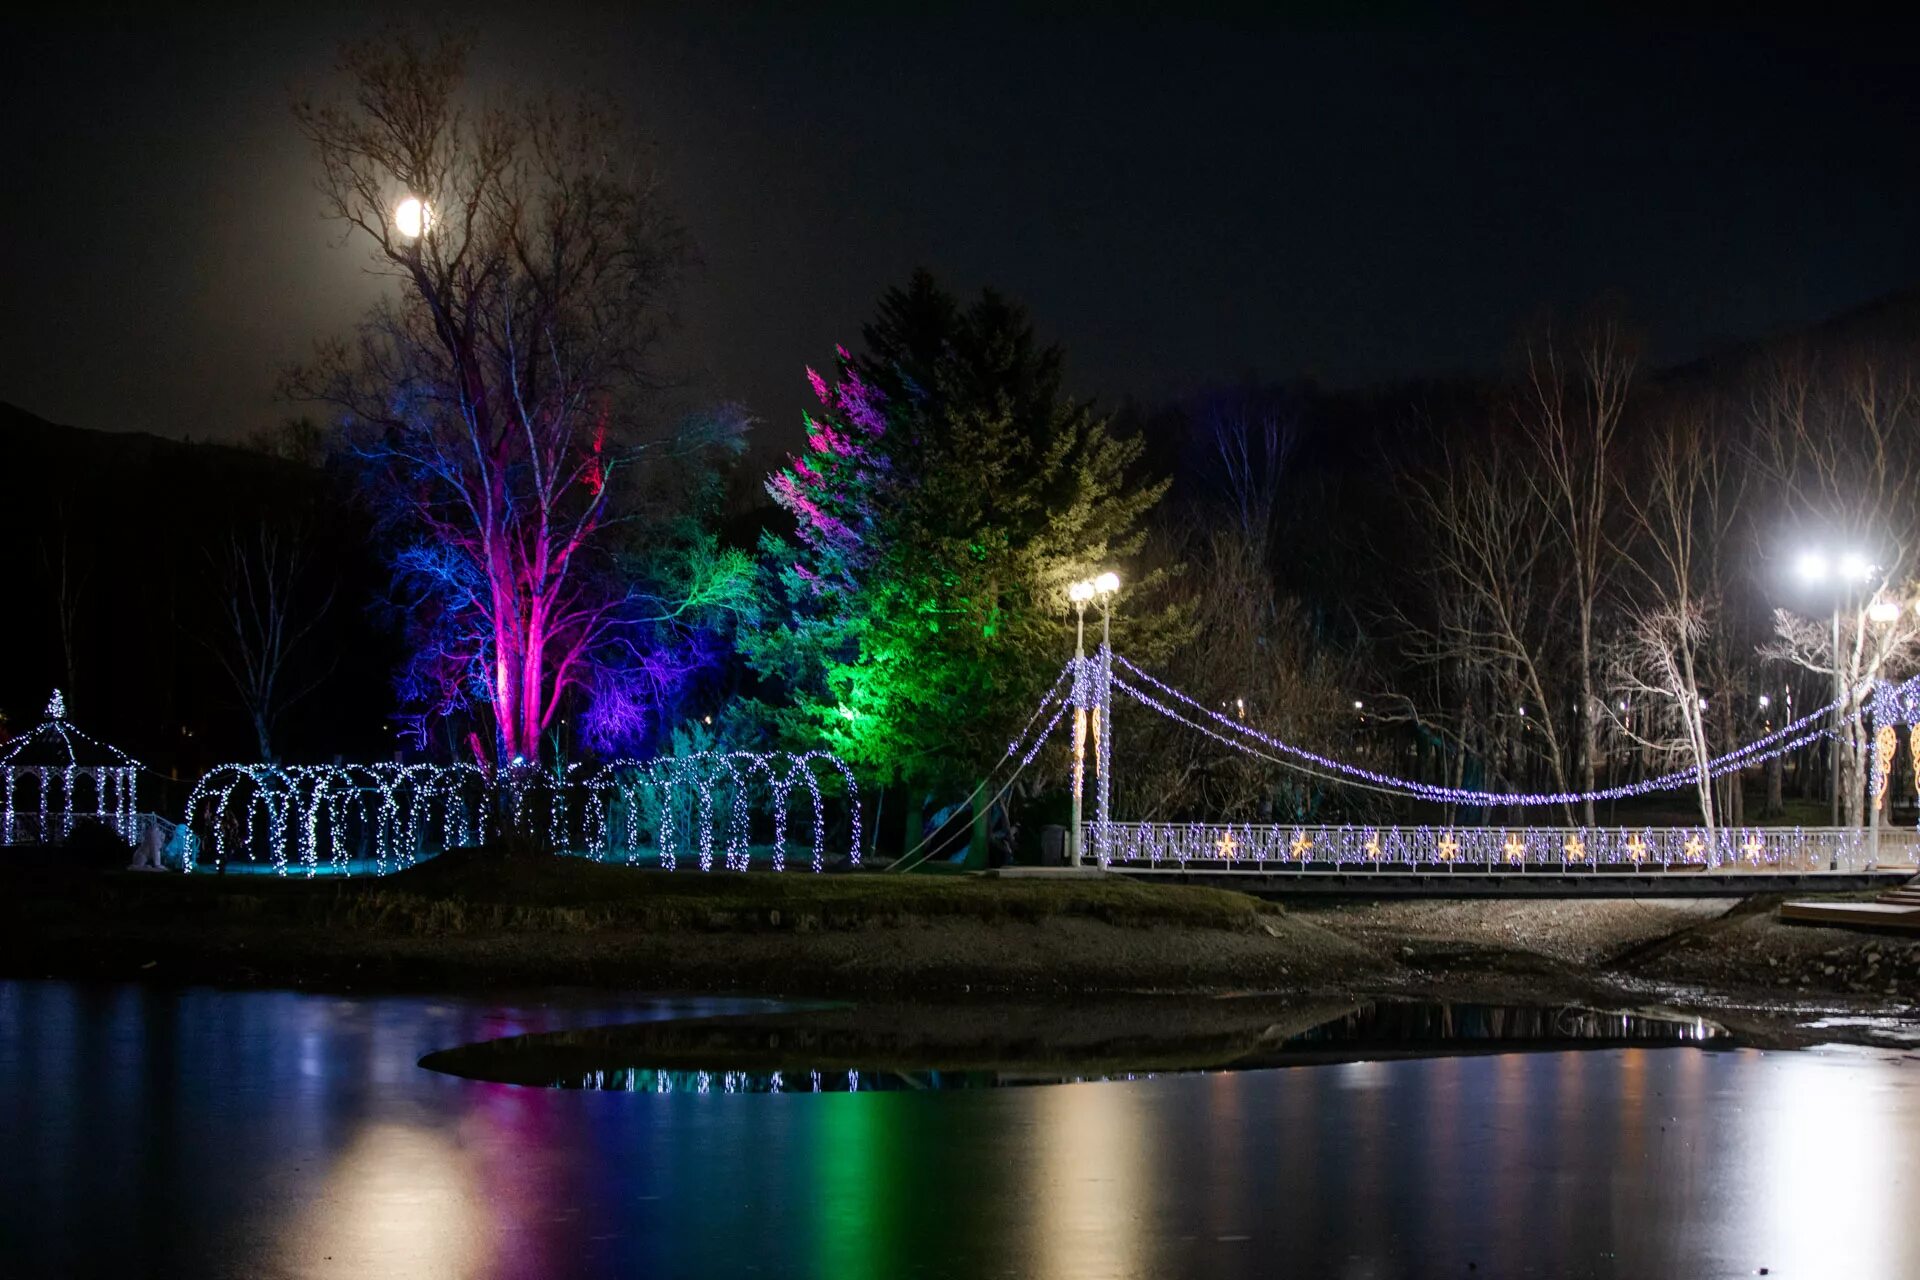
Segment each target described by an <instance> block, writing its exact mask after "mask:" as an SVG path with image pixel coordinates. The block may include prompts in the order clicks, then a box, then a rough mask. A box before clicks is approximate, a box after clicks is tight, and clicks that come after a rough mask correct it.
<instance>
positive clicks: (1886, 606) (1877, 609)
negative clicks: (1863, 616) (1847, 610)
mask: <svg viewBox="0 0 1920 1280" xmlns="http://www.w3.org/2000/svg"><path fill="white" fill-rule="evenodd" d="M1867 617H1869V618H1871V619H1872V620H1873V621H1875V622H1898V621H1899V620H1900V605H1899V602H1897V601H1894V600H1875V601H1874V602H1873V603H1872V604H1871V605H1869V606H1867Z"/></svg>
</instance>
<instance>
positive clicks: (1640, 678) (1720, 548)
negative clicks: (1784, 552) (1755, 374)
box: [1605, 406, 1744, 830]
mask: <svg viewBox="0 0 1920 1280" xmlns="http://www.w3.org/2000/svg"><path fill="white" fill-rule="evenodd" d="M1657 430H1658V434H1657V436H1656V437H1655V440H1654V442H1653V445H1652V447H1651V449H1650V450H1649V451H1648V456H1647V457H1646V458H1645V460H1644V462H1643V464H1642V468H1641V470H1642V475H1641V483H1640V484H1638V485H1636V486H1634V487H1632V488H1630V489H1628V490H1627V493H1626V502H1625V506H1626V508H1627V511H1628V513H1629V514H1630V516H1631V521H1632V538H1631V542H1630V543H1629V551H1630V554H1629V555H1627V556H1626V557H1624V558H1625V559H1626V560H1627V561H1628V563H1630V564H1632V565H1633V566H1634V569H1635V570H1636V575H1637V578H1638V581H1637V583H1636V584H1635V589H1633V590H1630V591H1629V592H1627V593H1626V595H1627V600H1628V603H1627V604H1626V607H1625V625H1624V626H1623V628H1622V634H1621V636H1620V637H1619V638H1618V640H1616V641H1615V642H1614V643H1613V644H1611V645H1609V646H1606V650H1607V652H1608V664H1607V671H1608V674H1609V677H1610V683H1611V684H1612V686H1613V692H1614V694H1615V695H1616V698H1615V700H1614V702H1613V704H1612V706H1611V707H1609V708H1607V709H1606V712H1605V714H1607V715H1608V716H1610V718H1611V719H1612V721H1613V723H1614V726H1615V728H1616V729H1617V730H1618V731H1619V732H1620V733H1621V734H1623V735H1624V736H1625V737H1626V738H1627V739H1628V740H1630V741H1632V742H1635V743H1637V744H1639V745H1641V746H1643V747H1645V748H1648V749H1649V750H1650V752H1651V753H1652V754H1653V757H1654V759H1656V760H1660V761H1665V762H1678V763H1681V764H1683V765H1684V766H1685V767H1688V768H1691V769H1692V770H1693V771H1694V787H1695V792H1696V795H1697V798H1698V801H1699V805H1700V818H1701V821H1702V822H1703V823H1704V824H1705V825H1706V827H1707V828H1708V830H1712V829H1713V827H1714V825H1715V805H1714V780H1713V778H1712V776H1711V774H1710V773H1709V772H1708V761H1709V760H1711V759H1712V756H1713V748H1712V745H1711V742H1710V735H1709V732H1708V688H1707V685H1706V677H1707V674H1708V672H1709V670H1710V669H1711V668H1712V667H1713V666H1714V647H1713V642H1714V638H1715V627H1716V625H1717V624H1718V622H1719V619H1720V615H1721V613H1722V612H1723V603H1724V586H1723V583H1724V566H1723V564H1722V558H1723V556H1724V554H1725V552H1726V549H1727V547H1728V545H1729V543H1730V540H1731V529H1732V525H1733V522H1734V519H1735V517H1736V515H1737V512H1738V508H1739V503H1740V494H1741V489H1742V487H1743V480H1742V476H1743V475H1744V469H1743V468H1741V467H1739V466H1738V465H1737V463H1736V462H1735V461H1734V459H1733V458H1732V457H1731V456H1730V453H1729V451H1728V450H1727V449H1726V448H1725V447H1724V445H1723V444H1722V441H1721V439H1720V437H1719V435H1718V434H1717V433H1716V432H1715V431H1714V429H1713V426H1712V424H1711V423H1710V422H1709V421H1708V420H1707V417H1706V415H1705V413H1704V412H1703V411H1702V410H1700V409H1699V408H1698V407H1696V406H1680V407H1676V408H1675V409H1673V410H1672V411H1670V412H1669V413H1668V414H1667V415H1666V417H1665V420H1664V421H1663V422H1661V423H1660V424H1659V425H1658V428H1657ZM1717 692H1718V693H1719V694H1720V695H1722V696H1730V695H1729V691H1728V690H1727V689H1725V688H1722V689H1720V690H1718V691H1717Z"/></svg>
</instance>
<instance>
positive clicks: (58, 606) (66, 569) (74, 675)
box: [40, 499, 93, 693]
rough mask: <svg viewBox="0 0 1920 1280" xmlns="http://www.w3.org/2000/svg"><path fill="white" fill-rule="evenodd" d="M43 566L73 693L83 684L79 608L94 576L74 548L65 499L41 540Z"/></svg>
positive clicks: (89, 562) (67, 683)
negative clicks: (50, 591)
mask: <svg viewBox="0 0 1920 1280" xmlns="http://www.w3.org/2000/svg"><path fill="white" fill-rule="evenodd" d="M40 567H41V569H42V570H43V571H44V572H45V573H46V575H47V582H48V585H49V586H50V587H51V588H52V591H53V616H54V621H55V623H56V624H57V625H58V627H59V631H60V660H61V664H62V668H63V670H64V671H65V673H66V680H65V682H64V687H65V688H66V690H67V692H68V693H72V692H74V691H75V690H76V689H77V688H78V687H79V684H80V605H81V601H82V600H83V599H84V598H85V595H86V590H87V583H88V582H89V581H90V580H91V579H92V577H93V564H92V560H91V557H88V556H85V555H83V554H82V553H81V552H80V551H79V550H78V549H77V548H76V547H75V545H74V540H73V520H72V517H71V516H69V515H68V514H67V503H66V501H65V499H62V500H60V501H59V502H56V503H55V504H54V521H53V528H52V530H51V531H49V532H47V533H44V534H42V535H41V537H40Z"/></svg>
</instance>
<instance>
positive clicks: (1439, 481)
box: [1401, 442, 1572, 821]
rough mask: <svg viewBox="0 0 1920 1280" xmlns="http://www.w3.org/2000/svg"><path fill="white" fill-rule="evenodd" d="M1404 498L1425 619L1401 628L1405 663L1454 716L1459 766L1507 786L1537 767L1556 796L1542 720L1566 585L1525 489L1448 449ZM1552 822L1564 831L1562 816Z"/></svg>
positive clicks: (1558, 780)
mask: <svg viewBox="0 0 1920 1280" xmlns="http://www.w3.org/2000/svg"><path fill="white" fill-rule="evenodd" d="M1408 498H1409V509H1410V514H1411V515H1412V517H1413V519H1414V520H1415V522H1416V523H1417V524H1419V525H1420V526H1421V527H1422V528H1423V529H1424V530H1425V531H1426V534H1427V539H1428V541H1427V548H1428V554H1427V558H1426V560H1425V561H1424V562H1423V564H1422V566H1421V570H1420V576H1421V579H1422V580H1423V581H1424V582H1425V583H1426V585H1427V589H1428V592H1429V594H1430V596H1431V604H1432V608H1431V611H1430V613H1429V614H1428V615H1426V616H1425V617H1424V618H1421V619H1414V618H1412V617H1410V616H1406V615H1403V616H1402V619H1401V622H1402V625H1403V627H1404V628H1405V630H1406V631H1407V633H1408V635H1409V637H1410V639H1411V644H1412V650H1413V656H1414V657H1415V659H1416V660H1417V661H1419V662H1421V663H1422V664H1423V665H1425V666H1426V667H1428V668H1429V669H1430V670H1432V671H1434V672H1435V673H1437V674H1438V675H1439V676H1440V677H1441V679H1442V682H1443V683H1444V685H1445V686H1447V695H1448V696H1449V697H1450V699H1451V701H1452V702H1453V703H1454V705H1455V706H1456V707H1458V708H1459V710H1458V712H1457V713H1456V720H1457V723H1456V725H1455V727H1454V729H1453V736H1454V738H1455V739H1456V742H1457V744H1458V746H1459V748H1460V751H1461V754H1462V755H1464V754H1465V753H1466V752H1468V751H1477V752H1478V753H1479V754H1481V755H1482V756H1483V758H1484V759H1485V761H1486V763H1487V766H1488V770H1489V773H1490V774H1491V775H1498V776H1504V777H1505V778H1506V779H1508V780H1510V781H1513V782H1516V783H1521V782H1525V781H1526V780H1527V772H1528V765H1529V761H1530V760H1531V759H1533V758H1535V757H1537V758H1538V759H1540V760H1541V761H1542V762H1543V763H1544V765H1545V767H1546V769H1547V772H1548V777H1549V779H1550V781H1551V782H1552V784H1553V789H1554V790H1556V791H1564V790H1566V789H1567V760H1566V756H1567V753H1566V745H1565V742H1564V740H1563V729H1562V726H1561V723H1560V721H1559V719H1558V717H1557V715H1556V714H1554V713H1555V711H1556V709H1557V708H1558V707H1559V706H1560V705H1561V704H1562V700H1563V697H1564V695H1562V696H1561V697H1555V696H1553V695H1554V694H1555V693H1556V692H1558V688H1557V685H1556V682H1555V680H1554V677H1553V661H1554V642H1555V632H1556V627H1557V625H1558V620H1559V618H1560V617H1561V612H1562V607H1563V598H1564V592H1565V591H1566V589H1567V576H1566V575H1565V574H1564V573H1562V572H1560V571H1559V570H1558V568H1557V567H1556V565H1555V563H1554V561H1553V559H1552V557H1551V556H1550V555H1549V554H1548V546H1547V542H1546V540H1544V539H1542V538H1541V537H1540V535H1539V530H1540V511H1539V504H1538V501H1537V497H1536V492H1535V489H1534V487H1533V482H1532V481H1531V480H1530V479H1529V477H1528V476H1527V475H1526V474H1525V472H1524V471H1523V470H1522V469H1521V467H1519V466H1518V465H1516V464H1515V463H1514V462H1512V461H1510V460H1509V459H1508V457H1507V454H1506V451H1505V450H1503V449H1501V448H1500V447H1499V446H1498V444H1497V442H1481V443H1480V444H1479V445H1478V447H1469V448H1466V449H1462V448H1457V447H1452V446H1449V447H1446V448H1445V449H1443V451H1442V455H1441V458H1440V461H1439V463H1438V465H1436V466H1435V467H1433V468H1432V469H1430V470H1429V471H1428V472H1426V473H1425V474H1423V475H1421V476H1419V477H1418V478H1416V479H1415V480H1414V481H1413V482H1412V483H1411V484H1410V486H1409V490H1408ZM1529 706H1531V707H1532V708H1533V709H1534V710H1533V713H1532V714H1531V715H1529V714H1528V712H1527V708H1528V707H1529ZM1425 723H1428V724H1432V723H1433V718H1432V717H1428V718H1427V720H1426V721H1425ZM1564 816H1565V817H1566V818H1567V820H1568V821H1571V820H1572V813H1571V811H1567V812H1565V814H1564Z"/></svg>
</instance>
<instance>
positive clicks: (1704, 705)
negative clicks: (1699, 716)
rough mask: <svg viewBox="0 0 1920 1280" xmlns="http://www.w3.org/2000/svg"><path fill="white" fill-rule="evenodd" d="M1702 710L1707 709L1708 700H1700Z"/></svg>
mask: <svg viewBox="0 0 1920 1280" xmlns="http://www.w3.org/2000/svg"><path fill="white" fill-rule="evenodd" d="M1700 709H1701V710H1702V711H1705V710H1706V709H1707V700H1706V699H1705V698H1702V699H1700Z"/></svg>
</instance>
